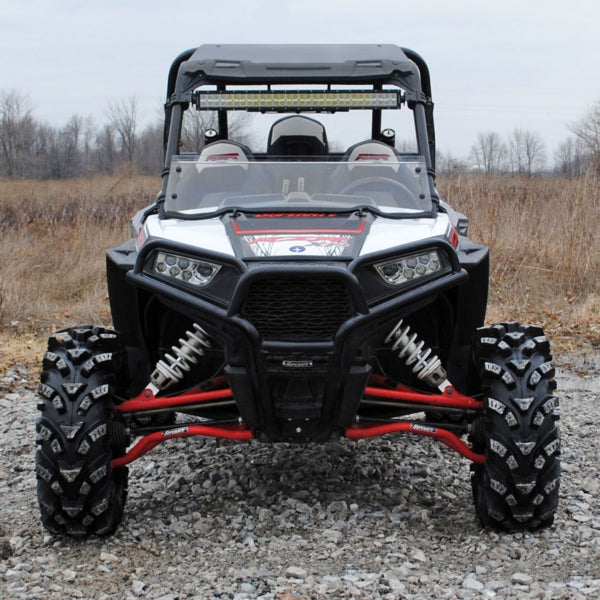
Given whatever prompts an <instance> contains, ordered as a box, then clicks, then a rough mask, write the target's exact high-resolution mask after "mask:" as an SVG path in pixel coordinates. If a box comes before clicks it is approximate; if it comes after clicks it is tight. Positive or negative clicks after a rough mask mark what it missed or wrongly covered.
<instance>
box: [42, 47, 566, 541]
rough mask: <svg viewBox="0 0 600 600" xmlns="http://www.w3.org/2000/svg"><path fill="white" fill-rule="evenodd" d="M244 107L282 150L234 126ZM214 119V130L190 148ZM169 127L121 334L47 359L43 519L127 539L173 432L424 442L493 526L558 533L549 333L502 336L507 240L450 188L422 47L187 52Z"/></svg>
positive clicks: (121, 288)
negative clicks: (130, 515)
mask: <svg viewBox="0 0 600 600" xmlns="http://www.w3.org/2000/svg"><path fill="white" fill-rule="evenodd" d="M240 111H243V113H244V114H245V118H248V119H251V124H252V127H253V128H254V129H255V130H260V127H261V126H262V128H263V129H262V131H263V132H265V139H264V140H263V143H264V146H266V149H265V150H263V151H260V152H259V151H257V150H256V149H252V150H251V149H250V148H249V147H248V146H247V145H245V144H243V143H241V142H240V140H239V139H238V140H237V141H236V140H235V139H232V138H233V137H235V136H234V129H236V128H237V130H238V131H239V127H236V128H234V127H233V124H235V123H236V122H237V123H239V115H240ZM247 113H251V114H250V115H248V114H247ZM306 113H308V114H309V115H311V116H307V115H306ZM365 117H366V118H365ZM398 117H402V118H403V119H404V120H403V121H402V119H400V123H401V130H400V134H401V136H402V137H401V138H400V137H399V139H398V140H396V130H395V129H394V127H397V125H395V123H397V122H398V121H397V119H398ZM407 117H408V118H407ZM236 118H237V119H238V120H237V121H236ZM365 122H366V124H365ZM190 123H191V126H190ZM198 123H200V125H206V124H210V125H211V126H210V127H206V126H204V135H203V137H202V138H200V140H199V143H198V139H196V143H195V144H194V143H193V140H192V142H190V139H191V138H192V137H193V136H190V135H188V134H189V131H190V130H191V129H192V128H193V126H194V124H196V125H198ZM339 123H342V124H343V125H342V127H341V129H340V133H338V134H336V136H338V137H335V139H334V137H332V134H331V131H332V129H333V128H334V127H335V126H336V124H338V125H339ZM261 124H262V125H261ZM361 124H363V125H365V127H364V128H362V127H361ZM329 128H332V129H329ZM328 129H329V139H328V135H327V131H328ZM164 131H165V135H164V171H163V173H162V176H163V184H162V189H161V190H160V193H159V194H158V197H157V200H156V202H155V204H153V205H151V206H149V207H148V208H146V209H145V210H143V211H141V212H139V213H138V214H137V215H135V216H134V218H133V220H132V227H133V237H132V239H130V240H129V241H127V242H125V243H124V244H123V245H122V246H119V247H118V248H114V249H111V250H109V251H108V253H107V280H108V290H109V296H110V305H111V311H112V318H113V323H114V327H115V331H111V330H108V329H105V328H103V327H97V326H87V325H86V326H80V327H73V328H69V329H66V330H64V331H60V332H58V333H56V334H54V335H52V336H51V337H50V339H49V342H48V351H47V352H46V354H45V355H44V358H43V367H42V374H41V384H40V386H39V398H40V403H39V409H40V411H41V415H40V417H39V419H38V421H37V440H36V441H37V444H38V450H37V453H36V471H37V494H38V499H39V504H40V509H41V517H42V521H43V524H44V525H45V526H46V527H47V528H48V529H49V530H50V531H52V532H56V533H64V534H69V535H76V536H86V535H89V534H100V535H101V534H107V533H111V532H114V531H115V529H116V528H117V526H118V524H119V522H120V521H121V518H122V516H123V510H124V505H125V497H126V491H127V474H128V471H127V466H126V465H128V464H129V463H131V462H132V461H134V460H136V459H137V458H139V457H140V456H142V455H143V454H145V453H146V452H148V451H150V450H151V449H152V448H154V447H155V446H156V445H158V444H160V443H162V442H165V441H167V440H170V439H173V438H182V437H188V436H195V435H200V436H212V437H215V438H225V439H230V440H239V441H245V440H251V439H256V440H260V441H264V442H298V443H310V442H324V441H327V440H336V439H339V438H341V437H346V438H349V439H352V440H357V439H361V438H367V437H370V436H378V435H388V434H394V433H411V434H416V435H421V436H429V437H432V438H435V439H437V440H439V441H440V442H442V443H443V444H445V445H447V446H449V447H450V448H451V449H452V450H455V451H456V452H458V453H459V454H461V455H462V456H463V457H465V458H466V459H468V460H469V461H471V484H472V489H473V498H474V504H475V512H476V514H477V516H478V518H479V520H480V521H481V523H482V524H483V526H486V527H492V528H495V529H503V530H523V529H528V530H531V529H537V528H542V527H545V526H548V525H550V524H551V523H552V522H553V519H554V515H555V512H556V510H557V504H558V487H559V479H560V466H559V459H558V455H559V450H560V438H559V431H558V428H557V419H558V414H557V405H558V401H557V398H556V397H555V396H554V395H553V392H554V390H555V388H556V385H555V382H554V379H553V376H554V367H553V363H552V358H551V355H550V348H549V343H548V340H547V339H546V337H545V336H544V333H543V331H542V330H541V329H540V328H539V327H534V326H526V325H521V324H519V323H502V324H497V325H492V326H486V327H484V326H483V323H484V318H485V312H486V303H487V294H488V276H489V252H488V248H486V247H485V246H482V245H480V244H477V243H474V242H473V241H471V240H469V238H468V237H467V226H468V220H467V218H466V217H465V216H464V215H461V214H460V213H457V212H455V211H454V210H453V209H452V208H450V207H449V206H448V205H447V204H446V203H445V202H444V201H442V200H441V199H440V198H439V195H438V193H437V191H436V187H435V136H434V123H433V102H432V98H431V86H430V79H429V71H428V68H427V65H426V64H425V62H424V61H423V59H422V58H421V57H420V56H419V55H418V54H417V53H415V52H413V51H412V50H408V49H405V48H400V47H397V46H394V45H379V44H377V45H203V46H200V47H199V48H196V49H192V50H189V51H187V52H184V53H182V54H181V55H180V56H178V57H177V58H176V60H175V61H174V62H173V64H172V66H171V69H170V72H169V76H168V88H167V98H166V105H165V130H164ZM267 132H268V134H267ZM329 140H331V143H330V141H329ZM342 143H343V144H344V147H345V146H346V145H347V146H348V147H347V149H344V148H343V147H342V146H341V144H342ZM261 145H262V144H261Z"/></svg>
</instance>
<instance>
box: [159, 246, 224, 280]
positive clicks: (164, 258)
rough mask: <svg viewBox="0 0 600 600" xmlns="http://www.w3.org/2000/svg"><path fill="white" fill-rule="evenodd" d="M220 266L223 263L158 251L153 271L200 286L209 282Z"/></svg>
mask: <svg viewBox="0 0 600 600" xmlns="http://www.w3.org/2000/svg"><path fill="white" fill-rule="evenodd" d="M220 268H221V265H215V264H214V263H210V262H207V261H205V260H196V259H192V258H188V257H186V256H179V255H177V254H172V253H170V252H157V254H156V257H155V259H154V264H153V265H152V271H153V272H154V273H156V274H158V275H162V276H165V277H171V278H173V279H176V280H177V281H181V282H183V283H188V284H191V285H196V286H199V287H202V286H205V285H207V284H209V283H210V282H211V281H212V280H213V278H214V276H215V275H216V274H217V273H218V272H219V269H220Z"/></svg>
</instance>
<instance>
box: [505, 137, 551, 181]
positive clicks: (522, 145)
mask: <svg viewBox="0 0 600 600" xmlns="http://www.w3.org/2000/svg"><path fill="white" fill-rule="evenodd" d="M508 151H509V161H510V166H511V169H512V171H513V173H519V174H520V175H532V174H533V173H535V172H537V171H541V170H542V169H543V168H544V164H545V162H546V151H545V148H544V142H543V140H542V138H541V137H540V135H539V134H537V133H534V132H533V131H529V130H527V129H515V130H514V131H513V133H512V135H511V136H510V137H509V140H508Z"/></svg>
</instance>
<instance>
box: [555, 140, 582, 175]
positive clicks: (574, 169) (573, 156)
mask: <svg viewBox="0 0 600 600" xmlns="http://www.w3.org/2000/svg"><path fill="white" fill-rule="evenodd" d="M586 158H587V157H586V154H585V148H584V146H583V143H582V141H581V140H580V139H579V138H572V137H568V138H567V139H566V140H565V141H564V142H561V143H560V144H559V145H558V147H557V148H556V149H555V151H554V170H555V171H556V172H557V173H559V174H560V175H567V176H568V177H578V176H579V175H581V174H582V172H583V171H584V168H585V164H586Z"/></svg>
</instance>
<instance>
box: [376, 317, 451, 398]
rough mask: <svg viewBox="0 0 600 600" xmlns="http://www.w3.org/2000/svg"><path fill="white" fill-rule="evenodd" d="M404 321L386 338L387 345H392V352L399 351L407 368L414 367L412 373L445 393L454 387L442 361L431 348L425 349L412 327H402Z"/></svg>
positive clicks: (399, 322) (423, 343)
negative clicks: (448, 388)
mask: <svg viewBox="0 0 600 600" xmlns="http://www.w3.org/2000/svg"><path fill="white" fill-rule="evenodd" d="M402 324H403V320H402V319H400V321H398V323H397V325H396V326H395V327H394V329H392V331H390V333H389V335H388V336H387V337H386V338H385V343H386V344H392V350H394V351H399V353H398V357H399V358H401V359H403V360H404V362H405V363H406V366H407V367H412V372H413V373H414V374H415V375H416V376H417V377H418V378H419V379H421V380H423V381H425V382H427V383H428V384H429V385H431V386H432V387H437V388H438V389H439V390H440V391H442V392H443V391H444V390H445V389H446V388H447V387H448V386H449V385H452V384H451V383H450V382H449V381H448V379H447V377H446V370H445V369H444V368H443V367H442V361H441V360H440V359H439V358H438V357H437V356H436V355H435V354H433V355H432V350H431V348H425V342H423V341H422V340H421V341H419V340H418V339H417V334H416V333H413V334H412V335H411V333H410V327H409V326H408V325H405V326H404V327H402Z"/></svg>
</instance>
